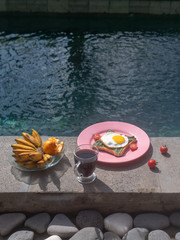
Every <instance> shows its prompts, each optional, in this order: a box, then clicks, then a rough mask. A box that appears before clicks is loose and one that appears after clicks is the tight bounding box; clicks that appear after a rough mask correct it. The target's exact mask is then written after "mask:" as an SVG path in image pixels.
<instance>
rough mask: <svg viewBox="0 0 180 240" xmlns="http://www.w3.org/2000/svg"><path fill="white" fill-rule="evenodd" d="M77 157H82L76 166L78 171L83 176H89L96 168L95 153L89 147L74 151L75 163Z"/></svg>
mask: <svg viewBox="0 0 180 240" xmlns="http://www.w3.org/2000/svg"><path fill="white" fill-rule="evenodd" d="M78 159H83V161H81V164H80V165H79V167H78V172H79V173H80V174H82V175H83V176H84V177H89V176H90V175H91V174H92V173H93V172H94V170H95V168H96V163H97V154H96V153H95V152H94V151H93V150H91V149H82V150H79V151H77V152H76V155H75V156H74V160H75V163H77V162H78Z"/></svg>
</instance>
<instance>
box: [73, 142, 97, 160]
mask: <svg viewBox="0 0 180 240" xmlns="http://www.w3.org/2000/svg"><path fill="white" fill-rule="evenodd" d="M81 146H91V147H92V148H94V149H95V150H96V151H94V153H95V155H96V156H97V155H98V153H99V149H98V148H97V147H96V146H94V145H92V144H81V145H78V146H77V147H76V149H75V150H74V156H76V157H77V158H78V159H82V160H84V158H81V157H79V156H77V155H76V151H77V149H79V150H81V148H80V147H81ZM84 149H86V148H84ZM91 150H92V151H93V149H91ZM93 158H94V156H93V157H89V158H86V160H87V159H88V160H90V159H93Z"/></svg>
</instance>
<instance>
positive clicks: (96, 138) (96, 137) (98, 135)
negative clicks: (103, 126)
mask: <svg viewBox="0 0 180 240" xmlns="http://www.w3.org/2000/svg"><path fill="white" fill-rule="evenodd" d="M93 138H94V140H95V141H97V140H99V139H100V138H101V136H100V134H98V133H96V134H94V135H93Z"/></svg>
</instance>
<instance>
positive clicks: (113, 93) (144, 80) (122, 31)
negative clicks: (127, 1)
mask: <svg viewBox="0 0 180 240" xmlns="http://www.w3.org/2000/svg"><path fill="white" fill-rule="evenodd" d="M0 22H1V24H0V135H20V134H21V132H22V131H28V132H30V130H31V129H32V128H34V129H36V130H37V131H39V133H40V134H41V135H57V136H61V135H62V136H65V135H66V136H77V135H78V134H79V133H80V132H81V131H82V130H83V129H84V128H85V127H87V126H89V125H91V124H94V123H97V122H102V121H122V122H128V123H131V124H134V125H137V126H139V127H140V128H142V129H143V130H145V131H146V132H147V134H148V135H149V136H150V137H154V136H169V137H172V136H178V137H179V136H180V21H179V19H171V18H167V19H166V18H142V17H141V18H137V17H128V18H126V17H111V18H110V17H107V16H106V17H105V16H103V17H102V16H101V17H99V16H96V17H84V16H83V17H81V16H79V17H77V16H76V17H69V16H64V17H30V16H29V17H25V16H23V17H20V16H19V17H18V18H17V17H16V18H14V17H7V16H6V17H5V16H3V17H1V18H0Z"/></svg>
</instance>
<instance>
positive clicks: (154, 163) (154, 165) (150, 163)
mask: <svg viewBox="0 0 180 240" xmlns="http://www.w3.org/2000/svg"><path fill="white" fill-rule="evenodd" d="M156 164H157V162H156V160H154V159H150V160H149V161H148V166H149V167H150V168H155V167H156Z"/></svg>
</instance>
